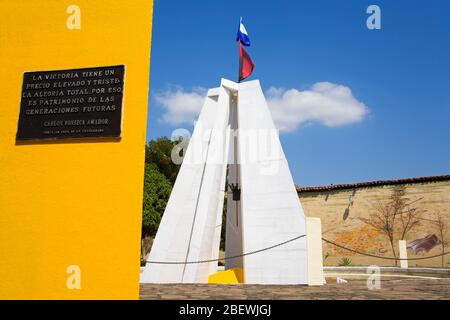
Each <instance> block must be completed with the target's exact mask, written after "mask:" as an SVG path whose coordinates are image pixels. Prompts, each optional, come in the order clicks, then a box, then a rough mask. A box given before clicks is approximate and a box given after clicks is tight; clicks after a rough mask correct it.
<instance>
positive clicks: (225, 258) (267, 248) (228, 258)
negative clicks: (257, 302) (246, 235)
mask: <svg viewBox="0 0 450 320" xmlns="http://www.w3.org/2000/svg"><path fill="white" fill-rule="evenodd" d="M303 237H306V234H303V235H301V236H298V237H295V238H292V239H289V240H287V241H284V242H280V243H278V244H275V245H273V246H270V247H266V248H263V249H259V250H255V251H250V252H247V253H243V254H239V255H236V256H231V257H223V258H218V259H209V260H200V261H186V262H184V261H183V262H182V261H173V262H170V261H148V260H147V261H146V262H147V263H153V264H196V263H208V262H215V261H221V260H230V259H236V258H240V257H244V256H249V255H252V254H255V253H259V252H263V251H267V250H270V249H273V248H276V247H279V246H282V245H284V244H287V243H289V242H292V241H295V240H297V239H300V238H303Z"/></svg>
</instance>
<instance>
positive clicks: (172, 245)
mask: <svg viewBox="0 0 450 320" xmlns="http://www.w3.org/2000/svg"><path fill="white" fill-rule="evenodd" d="M226 184H227V185H228V186H227V185H226ZM226 191H227V225H226V244H225V257H226V258H227V259H226V260H225V268H226V269H230V268H236V267H238V268H242V269H243V271H244V282H245V283H253V284H307V283H308V270H307V268H308V261H307V260H308V255H307V244H306V241H307V238H306V236H305V237H302V238H298V239H295V240H292V241H290V242H287V241H289V240H291V239H294V238H296V237H298V236H301V235H305V234H306V223H305V216H304V213H303V209H302V206H301V204H300V201H299V198H298V195H297V192H296V189H295V185H294V182H293V180H292V176H291V173H290V171H289V167H288V163H287V160H286V158H285V156H284V153H283V150H282V148H281V144H280V141H279V136H278V131H277V130H276V128H275V126H274V123H273V120H272V117H271V114H270V111H269V108H268V106H267V103H266V100H265V98H264V94H263V92H262V90H261V86H260V84H259V81H258V80H255V81H248V82H244V83H235V82H232V81H229V80H225V79H222V81H221V86H220V87H219V88H215V89H210V90H209V91H208V94H207V97H206V101H205V103H204V106H203V109H202V111H201V113H200V116H199V119H198V121H197V123H196V126H195V129H194V133H193V135H192V137H191V139H190V142H189V146H188V148H187V151H186V154H185V157H184V160H183V164H182V166H181V168H180V172H179V174H178V177H177V180H176V182H175V185H174V187H173V191H172V194H171V196H170V199H169V202H168V204H167V207H166V210H165V212H164V215H163V218H162V220H161V224H160V226H159V229H158V232H157V235H156V238H155V240H154V242H153V246H152V249H151V252H150V256H149V258H148V262H147V265H146V267H145V269H144V271H143V274H142V278H141V281H142V282H150V283H206V282H207V281H208V276H209V275H210V274H213V273H215V272H216V270H217V258H218V256H219V244H220V232H221V225H222V212H223V206H224V197H225V192H226ZM285 242H287V243H285ZM277 244H281V245H279V246H276V245H277ZM264 248H270V249H267V250H263V251H260V252H257V253H252V252H254V251H258V250H260V249H264ZM249 253H250V254H249ZM236 256H239V257H237V258H231V259H228V258H229V257H236ZM205 260H210V261H209V262H203V261H205Z"/></svg>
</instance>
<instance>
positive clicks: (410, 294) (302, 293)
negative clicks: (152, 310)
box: [140, 278, 450, 300]
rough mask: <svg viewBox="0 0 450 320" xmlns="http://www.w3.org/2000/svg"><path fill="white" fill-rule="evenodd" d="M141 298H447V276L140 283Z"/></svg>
mask: <svg viewBox="0 0 450 320" xmlns="http://www.w3.org/2000/svg"><path fill="white" fill-rule="evenodd" d="M140 296H141V299H173V300H179V299H199V300H204V299H218V300H222V299H223V300H225V299H270V300H271V299H295V300H297V299H299V300H303V299H306V300H310V299H318V300H323V299H326V300H330V299H331V300H347V299H351V300H360V299H389V300H392V299H445V300H450V279H448V278H447V279H438V280H434V279H401V280H384V281H381V289H379V290H369V289H367V285H366V281H365V280H348V283H345V284H337V283H336V282H335V281H334V282H331V281H329V283H328V284H326V285H324V286H320V287H308V286H298V285H289V286H280V285H248V284H247V285H244V284H239V285H213V284H141V287H140Z"/></svg>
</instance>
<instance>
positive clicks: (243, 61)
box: [238, 41, 255, 82]
mask: <svg viewBox="0 0 450 320" xmlns="http://www.w3.org/2000/svg"><path fill="white" fill-rule="evenodd" d="M238 43H239V82H240V81H242V80H244V79H246V78H248V77H250V75H251V74H252V72H253V68H255V64H254V63H253V61H252V59H251V58H250V56H249V55H248V53H247V52H246V51H245V50H244V48H243V47H242V44H241V42H240V41H238Z"/></svg>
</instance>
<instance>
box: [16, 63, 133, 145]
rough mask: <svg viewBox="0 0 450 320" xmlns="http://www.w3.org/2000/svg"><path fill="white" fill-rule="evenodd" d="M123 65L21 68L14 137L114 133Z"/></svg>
mask: <svg viewBox="0 0 450 320" xmlns="http://www.w3.org/2000/svg"><path fill="white" fill-rule="evenodd" d="M124 73H125V66H123V65H119V66H110V67H93V68H83V69H70V70H56V71H55V70H52V71H37V72H26V73H24V76H23V84H22V96H21V103H20V115H19V124H18V129H17V135H16V140H18V141H20V140H41V139H66V138H99V137H108V138H119V137H120V135H121V126H122V101H123V88H124Z"/></svg>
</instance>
